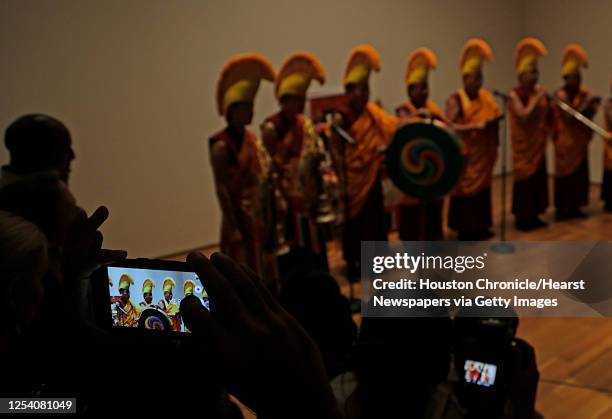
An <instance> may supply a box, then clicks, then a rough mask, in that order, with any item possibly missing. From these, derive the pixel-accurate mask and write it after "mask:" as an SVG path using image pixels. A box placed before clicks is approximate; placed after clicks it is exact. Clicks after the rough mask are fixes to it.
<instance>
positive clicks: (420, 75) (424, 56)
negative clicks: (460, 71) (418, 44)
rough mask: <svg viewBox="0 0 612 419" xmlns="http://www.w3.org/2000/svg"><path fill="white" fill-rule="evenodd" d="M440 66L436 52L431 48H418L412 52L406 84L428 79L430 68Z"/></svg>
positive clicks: (433, 68)
mask: <svg viewBox="0 0 612 419" xmlns="http://www.w3.org/2000/svg"><path fill="white" fill-rule="evenodd" d="M437 67H438V59H437V58H436V54H434V52H433V51H432V50H430V49H429V48H418V49H416V50H414V51H413V52H412V54H410V57H409V58H408V67H407V68H406V78H405V80H404V81H405V83H406V86H410V85H411V84H416V83H423V82H424V81H427V76H428V75H429V70H430V69H432V70H435V69H436V68H437Z"/></svg>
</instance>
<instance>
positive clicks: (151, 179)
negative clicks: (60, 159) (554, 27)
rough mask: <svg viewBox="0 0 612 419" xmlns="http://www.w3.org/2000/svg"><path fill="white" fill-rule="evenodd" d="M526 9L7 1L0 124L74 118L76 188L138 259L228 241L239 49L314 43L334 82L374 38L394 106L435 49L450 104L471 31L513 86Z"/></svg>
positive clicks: (278, 57) (475, 4)
mask: <svg viewBox="0 0 612 419" xmlns="http://www.w3.org/2000/svg"><path fill="white" fill-rule="evenodd" d="M523 13H524V8H523V4H522V3H521V2H492V1H489V0H467V1H462V2H457V1H452V0H444V1H437V2H423V1H405V0H404V1H400V0H393V1H381V2H374V1H371V0H369V1H361V0H358V1H324V0H311V1H309V2H301V1H300V2H298V1H271V0H258V1H252V0H251V1H245V0H240V1H172V2H168V1H81V0H75V1H67V0H56V1H43V0H28V1H24V0H4V1H2V2H0V57H1V59H2V65H1V66H0V86H1V90H0V91H1V92H2V96H3V97H2V100H1V101H0V127H2V129H4V127H6V125H7V124H8V123H9V122H10V121H11V120H13V119H14V118H15V117H17V116H19V115H20V114H23V113H26V112H46V113H49V114H51V115H54V116H56V117H58V118H60V119H62V120H63V121H65V122H66V124H67V125H68V126H69V128H70V130H71V131H72V133H73V136H74V141H75V150H76V154H77V160H76V162H75V164H74V170H73V175H72V184H71V188H72V189H73V190H74V192H75V194H76V196H77V197H78V200H79V202H80V203H81V204H82V205H83V206H84V207H85V208H86V209H87V210H92V209H94V208H95V207H96V206H97V205H100V204H106V205H108V206H109V208H110V209H111V219H110V220H109V221H108V223H107V224H106V225H105V227H104V233H105V236H106V238H107V244H108V245H109V246H113V247H120V248H126V249H128V250H129V251H130V255H131V256H156V255H161V254H167V253H172V252H176V251H181V250H183V249H189V248H193V247H197V246H201V245H203V244H207V243H213V242H216V241H217V240H218V226H219V218H220V214H219V210H218V207H217V201H216V197H215V195H214V191H213V183H212V177H211V171H210V167H209V163H208V154H207V143H206V139H207V136H208V135H209V134H211V133H212V132H214V131H216V130H218V129H220V128H221V127H222V126H223V121H222V120H220V119H219V118H218V117H217V115H216V112H215V107H214V101H213V97H214V93H213V92H214V85H215V81H216V78H217V75H218V71H219V69H220V68H221V66H222V65H223V63H224V62H225V61H226V60H227V59H229V58H230V57H231V56H232V55H234V54H236V53H240V52H247V51H257V52H261V53H263V54H265V55H267V56H268V57H269V58H270V59H271V60H272V61H273V63H274V64H275V65H276V66H278V65H280V63H281V62H282V60H283V59H284V58H285V57H286V56H287V55H288V54H290V53H291V52H293V51H296V50H300V49H306V50H310V51H312V52H313V53H315V54H316V55H318V56H319V58H320V59H321V61H322V62H323V63H324V65H325V66H326V68H327V70H328V73H329V85H328V87H327V88H326V90H331V91H333V90H336V89H339V86H340V78H341V73H342V70H343V66H344V62H345V59H346V56H347V54H348V51H349V50H350V48H351V47H352V46H354V45H355V44H357V43H361V42H370V43H372V44H373V45H374V46H376V47H377V48H378V49H379V51H380V53H381V55H382V66H383V70H382V73H381V74H380V75H377V76H375V77H374V79H373V94H372V96H373V98H380V99H381V100H382V102H383V105H384V106H385V107H386V108H387V109H388V110H392V109H393V108H394V107H395V106H396V105H398V104H399V103H400V102H401V101H403V100H404V91H403V85H402V80H403V75H404V68H405V65H406V58H407V55H408V53H409V52H410V51H411V50H412V49H414V48H416V47H419V46H429V47H431V48H433V49H434V51H436V53H437V54H438V57H439V67H440V69H439V71H437V72H435V73H434V74H433V75H432V77H431V84H432V87H433V92H432V96H433V99H435V100H436V101H438V102H439V103H440V104H441V105H442V104H443V101H444V100H445V98H446V97H447V96H448V94H449V93H450V92H451V91H452V90H454V89H455V88H456V87H457V86H458V84H459V76H458V71H457V66H458V62H457V61H458V55H459V51H460V49H461V46H462V45H463V43H464V42H465V41H466V40H467V39H468V38H470V37H474V36H479V37H483V38H485V39H486V40H488V41H489V42H490V43H491V45H492V46H493V49H494V52H495V54H496V59H495V61H494V62H493V63H492V64H491V65H489V66H488V68H487V70H486V81H485V84H487V85H489V86H491V87H497V88H502V89H506V88H508V87H510V86H511V85H512V83H513V81H514V76H513V71H512V54H513V53H512V51H513V48H514V45H515V43H516V42H517V41H518V40H519V39H520V37H521V35H522V34H523V20H524V16H523ZM540 20H541V19H540ZM573 29H575V28H573ZM544 40H545V41H547V39H546V38H545V39H544ZM601 40H603V38H602V39H601ZM596 41H597V39H596V38H594V39H593V42H596ZM587 47H589V45H587ZM603 48H604V45H603V43H602V45H601V47H600V50H603ZM551 51H552V52H553V55H558V51H557V48H556V47H555V46H553V45H551ZM593 54H595V51H593ZM592 58H593V61H594V62H596V61H597V60H599V59H600V58H599V57H597V56H596V55H593V57H592ZM608 63H609V61H608ZM589 81H590V80H589ZM603 82H604V80H603V79H602V80H599V82H598V83H599V85H597V86H596V85H595V84H594V83H591V84H593V87H599V88H601V85H602V84H603ZM314 91H316V90H314ZM256 108H257V110H256V116H255V120H256V121H260V120H261V119H262V118H263V117H264V116H265V115H266V114H268V113H270V112H272V111H273V110H274V101H273V98H272V91H271V88H270V86H263V87H262V89H261V90H260V94H259V97H258V98H257V103H256ZM6 160H7V156H6V153H5V151H4V150H2V151H0V161H1V162H4V161H6Z"/></svg>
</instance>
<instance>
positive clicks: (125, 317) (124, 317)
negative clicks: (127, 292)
mask: <svg viewBox="0 0 612 419" xmlns="http://www.w3.org/2000/svg"><path fill="white" fill-rule="evenodd" d="M122 310H123V311H125V312H126V313H127V314H123V313H121V312H119V315H118V325H119V326H124V327H136V326H138V319H139V318H140V313H141V309H140V308H139V307H138V306H137V305H136V304H134V303H132V301H131V300H130V301H128V303H127V304H126V305H125V306H124V307H122Z"/></svg>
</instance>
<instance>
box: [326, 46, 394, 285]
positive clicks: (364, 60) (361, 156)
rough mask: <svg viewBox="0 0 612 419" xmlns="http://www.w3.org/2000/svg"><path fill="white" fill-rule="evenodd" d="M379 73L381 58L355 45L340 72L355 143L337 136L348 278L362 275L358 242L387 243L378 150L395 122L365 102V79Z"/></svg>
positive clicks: (346, 120) (345, 116)
mask: <svg viewBox="0 0 612 419" xmlns="http://www.w3.org/2000/svg"><path fill="white" fill-rule="evenodd" d="M372 71H376V72H378V71H380V56H379V54H378V52H377V51H376V50H375V49H374V48H373V47H372V46H371V45H359V46H357V47H355V48H354V49H353V50H352V52H351V55H350V57H349V60H348V64H347V66H346V70H345V72H344V80H343V83H344V91H345V97H346V102H345V106H344V107H343V109H338V114H337V116H338V115H340V118H339V120H338V122H339V123H340V125H342V126H343V127H344V128H345V129H346V131H347V133H348V134H349V136H350V137H352V138H353V139H354V144H350V143H347V142H346V141H345V140H343V139H339V138H336V139H337V141H336V142H335V145H336V147H335V153H336V161H338V162H339V166H340V169H339V170H338V172H339V174H340V176H341V177H342V178H343V179H342V184H344V185H345V186H346V188H345V191H344V199H343V200H344V205H345V211H344V212H345V214H346V218H347V219H346V220H345V225H344V237H343V251H344V258H345V260H346V263H347V276H348V278H349V280H357V279H358V278H359V277H360V275H361V265H360V259H361V241H375V240H378V241H384V240H387V232H388V223H387V221H386V217H385V210H384V202H383V191H382V182H381V168H382V163H383V155H382V150H384V149H385V147H386V146H387V143H388V142H389V140H390V139H391V137H392V135H393V133H394V132H395V130H396V128H397V124H398V119H397V117H395V116H394V115H389V114H387V113H386V112H385V111H384V110H383V109H382V108H380V107H379V106H378V105H376V104H374V103H371V102H369V98H370V85H369V78H370V73H371V72H372Z"/></svg>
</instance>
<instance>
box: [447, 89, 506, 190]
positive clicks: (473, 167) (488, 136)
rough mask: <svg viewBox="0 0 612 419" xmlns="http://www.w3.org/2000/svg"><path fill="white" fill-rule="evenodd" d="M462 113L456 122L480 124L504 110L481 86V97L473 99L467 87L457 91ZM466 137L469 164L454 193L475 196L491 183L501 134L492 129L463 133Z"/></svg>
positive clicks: (497, 115) (499, 114)
mask: <svg viewBox="0 0 612 419" xmlns="http://www.w3.org/2000/svg"><path fill="white" fill-rule="evenodd" d="M455 95H457V97H458V100H459V103H460V104H461V112H460V115H459V117H458V119H457V120H456V121H451V122H456V123H461V124H478V123H483V122H486V121H488V120H490V119H493V118H496V117H499V116H501V110H500V109H499V106H498V105H497V102H496V101H495V99H494V98H493V95H491V93H489V92H488V91H487V90H485V89H480V91H479V92H478V97H477V98H476V99H474V100H470V98H469V97H468V95H467V93H465V91H464V90H463V89H461V90H459V91H458V92H457V93H455ZM460 137H461V139H462V140H463V143H464V147H465V152H466V157H467V164H466V167H465V171H464V173H463V176H462V178H461V179H460V181H459V183H458V185H457V187H456V188H455V191H454V192H453V195H455V196H472V195H475V194H477V193H478V192H480V191H482V190H483V189H486V188H488V187H489V186H490V185H491V177H492V174H493V166H494V165H495V160H496V159H497V146H498V143H499V141H498V135H497V132H495V133H492V132H490V131H488V130H473V131H468V132H465V133H461V134H460Z"/></svg>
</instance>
